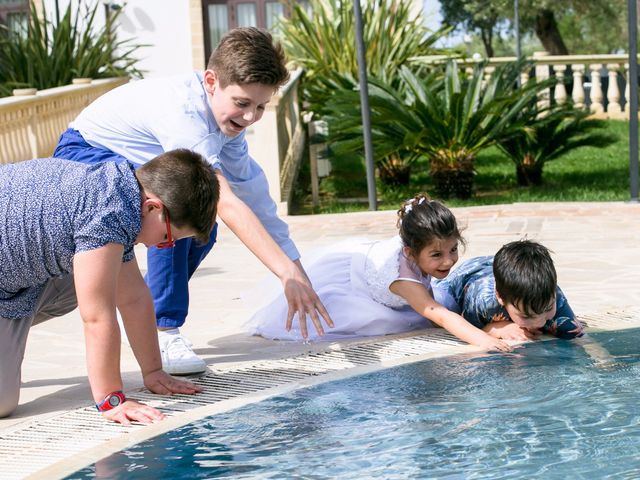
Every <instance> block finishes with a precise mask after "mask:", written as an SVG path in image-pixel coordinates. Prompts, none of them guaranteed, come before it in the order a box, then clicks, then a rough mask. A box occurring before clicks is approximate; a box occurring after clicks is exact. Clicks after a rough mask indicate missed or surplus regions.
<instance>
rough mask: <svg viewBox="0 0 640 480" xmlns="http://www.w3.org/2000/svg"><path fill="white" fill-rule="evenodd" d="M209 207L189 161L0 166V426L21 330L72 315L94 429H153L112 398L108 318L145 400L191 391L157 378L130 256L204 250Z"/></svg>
mask: <svg viewBox="0 0 640 480" xmlns="http://www.w3.org/2000/svg"><path fill="white" fill-rule="evenodd" d="M218 198H219V184H218V181H217V177H216V174H215V171H214V170H213V168H212V167H211V166H210V164H209V163H208V162H206V161H205V160H204V159H203V158H202V157H201V156H200V155H198V154H196V153H194V152H192V151H189V150H173V151H170V152H167V153H164V154H162V155H159V156H158V157H156V158H154V159H153V160H151V161H149V162H148V163H146V164H145V165H144V166H142V167H141V168H139V169H138V170H136V171H134V169H133V167H132V166H131V165H129V164H128V163H126V162H122V163H115V162H104V163H96V164H93V165H85V164H82V163H78V162H72V161H68V160H59V159H53V158H46V159H38V160H31V161H27V162H21V163H17V164H11V165H3V166H0V199H1V200H0V417H5V416H8V415H10V414H11V413H12V412H13V411H14V410H15V408H16V407H17V405H18V400H19V395H20V379H21V365H22V359H23V357H24V352H25V346H26V342H27V336H28V334H29V329H30V328H31V326H32V325H35V324H38V323H41V322H43V321H46V320H49V319H51V318H53V317H57V316H62V315H64V314H66V313H68V312H70V311H72V310H73V309H74V308H75V307H76V306H79V308H80V315H81V316H82V320H83V325H84V334H85V340H86V356H87V371H88V376H89V383H90V385H91V391H92V394H93V398H94V400H95V403H96V407H97V408H98V411H100V412H101V413H102V414H103V416H104V417H105V418H107V419H109V420H112V421H116V422H120V423H123V424H128V423H129V422H130V421H131V420H137V421H140V422H143V423H148V422H153V421H156V420H159V419H161V418H163V415H162V414H161V413H160V412H159V411H158V410H156V409H155V408H152V407H149V406H147V405H143V404H141V403H139V402H136V401H135V400H131V399H127V398H126V397H125V395H124V394H123V392H122V378H121V376H120V329H119V327H118V323H117V321H116V308H117V309H118V310H119V311H120V314H121V316H122V320H123V323H124V326H125V329H126V332H127V335H128V337H129V341H130V343H131V347H132V349H133V352H134V354H135V356H136V359H137V360H138V363H139V364H140V368H141V370H142V376H143V380H144V384H145V386H146V387H147V388H148V389H149V390H151V391H152V392H154V393H160V394H171V393H195V392H197V391H199V390H200V388H199V387H197V386H196V385H194V384H193V383H191V382H188V381H183V380H178V379H174V378H172V377H171V376H170V375H168V374H167V373H165V372H164V371H163V370H162V363H161V358H160V349H159V346H158V336H157V334H156V333H155V332H156V326H155V314H154V309H153V302H152V299H151V295H150V293H149V289H148V288H147V286H146V284H145V282H144V279H143V278H142V275H141V274H140V270H139V269H138V264H137V262H136V258H135V254H134V250H133V247H134V245H135V244H137V243H143V244H144V245H146V246H148V247H149V246H153V245H155V246H157V247H158V248H168V247H172V246H173V244H174V240H177V239H180V238H186V237H190V236H195V237H196V238H197V239H198V240H199V241H201V242H204V243H206V242H207V241H208V240H209V235H210V233H211V230H212V228H213V224H214V222H215V216H216V207H217V203H218Z"/></svg>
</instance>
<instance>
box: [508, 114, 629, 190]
mask: <svg viewBox="0 0 640 480" xmlns="http://www.w3.org/2000/svg"><path fill="white" fill-rule="evenodd" d="M519 116H520V119H521V121H523V122H524V123H525V124H526V125H527V128H526V129H523V130H521V131H518V132H515V134H514V135H511V136H510V137H509V138H505V139H504V140H502V141H500V142H499V143H498V147H499V148H500V150H502V151H503V152H504V153H505V154H506V155H507V156H508V157H509V158H510V159H511V160H512V161H513V163H514V164H515V166H516V178H517V181H518V185H520V186H529V185H541V184H542V171H543V168H544V165H545V163H547V162H549V161H551V160H555V159H557V158H559V157H561V156H563V155H564V154H565V153H567V152H570V151H571V150H574V149H576V148H579V147H586V146H589V147H597V148H602V147H606V146H608V145H611V144H612V143H615V141H616V137H615V136H614V135H612V134H610V133H603V132H601V131H600V130H601V129H602V128H603V127H605V121H603V120H596V119H591V118H588V117H589V112H587V111H585V110H580V109H576V108H574V107H573V106H572V105H571V104H566V105H560V106H557V107H555V108H553V109H552V110H550V111H548V112H545V114H544V115H540V114H539V111H538V108H537V106H536V104H535V102H532V103H531V104H530V105H528V106H527V107H526V108H525V109H523V110H522V112H521V114H520V115H519Z"/></svg>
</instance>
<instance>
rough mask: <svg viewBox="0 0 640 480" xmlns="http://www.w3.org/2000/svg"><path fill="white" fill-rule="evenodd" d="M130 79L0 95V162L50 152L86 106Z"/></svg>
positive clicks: (95, 81) (8, 161)
mask: <svg viewBox="0 0 640 480" xmlns="http://www.w3.org/2000/svg"><path fill="white" fill-rule="evenodd" d="M128 81H129V79H128V78H106V79H99V80H93V81H91V83H88V84H79V85H66V86H64V87H56V88H50V89H47V90H40V91H38V92H37V93H36V94H35V95H28V96H13V97H5V98H0V164H2V163H14V162H20V161H23V160H29V159H31V158H40V157H48V156H50V155H51V154H52V153H53V150H54V149H55V146H56V144H57V143H58V138H59V137H60V134H61V133H62V132H63V131H64V130H65V129H66V128H67V126H68V125H69V122H70V121H71V120H73V119H74V118H75V117H76V116H77V115H78V113H80V111H81V110H82V109H83V108H85V107H86V106H87V105H89V104H90V103H91V102H92V101H94V100H95V99H96V98H98V97H99V96H100V95H102V94H103V93H105V92H108V91H109V90H111V89H113V88H115V87H117V86H118V85H122V84H124V83H126V82H128Z"/></svg>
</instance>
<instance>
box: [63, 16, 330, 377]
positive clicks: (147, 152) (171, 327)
mask: <svg viewBox="0 0 640 480" xmlns="http://www.w3.org/2000/svg"><path fill="white" fill-rule="evenodd" d="M288 77H289V73H288V71H287V69H286V67H285V59H284V54H283V52H282V49H281V47H280V46H279V45H274V43H273V40H272V38H271V35H270V34H269V33H267V32H266V31H263V30H260V29H257V28H239V29H235V30H232V31H230V32H229V33H227V34H226V35H225V36H224V37H223V38H222V40H221V42H220V44H219V45H218V47H217V48H216V50H215V51H214V52H213V54H212V55H211V58H210V60H209V63H208V66H207V70H206V71H205V72H204V73H202V74H200V73H190V74H187V75H182V76H177V77H171V78H164V79H148V80H141V81H138V82H132V83H130V84H127V85H123V86H121V87H119V88H116V89H114V90H112V91H110V92H108V93H106V94H105V95H103V96H102V97H100V98H99V99H97V100H96V101H95V102H93V103H92V104H91V105H89V106H88V107H87V108H86V109H85V110H84V111H83V112H82V113H81V114H80V115H79V116H78V118H76V119H75V120H74V121H73V122H72V123H71V124H70V129H69V130H67V131H66V132H65V133H64V134H63V135H62V137H61V139H60V142H59V144H58V147H57V149H56V152H55V153H54V156H58V157H64V158H69V159H72V160H77V161H81V162H95V161H104V160H108V161H125V160H126V161H129V162H131V163H132V164H134V165H136V166H139V165H143V164H144V163H145V162H147V161H148V160H149V159H150V158H152V157H154V156H155V155H158V154H159V153H161V152H163V151H167V150H170V149H172V148H177V147H184V148H189V149H192V150H194V151H196V152H198V153H200V154H202V155H203V156H204V157H205V158H206V159H207V160H208V161H209V162H211V163H212V164H213V165H214V168H216V169H217V170H218V172H219V175H218V176H219V179H220V183H221V196H220V204H219V206H218V214H219V215H220V218H221V219H222V220H223V221H224V222H225V224H226V225H227V226H228V227H229V228H230V229H231V230H232V231H233V232H234V233H235V234H236V235H237V236H238V237H239V238H240V240H242V241H243V243H245V245H247V247H249V249H250V250H251V251H252V252H253V253H254V254H255V255H256V256H257V257H258V258H259V259H260V260H261V261H262V262H263V263H264V264H265V265H266V266H267V267H268V268H269V269H270V270H271V271H272V272H274V273H275V274H276V275H277V276H278V277H279V278H280V280H281V281H282V284H283V287H284V293H285V295H286V297H287V300H288V303H289V307H290V308H289V312H288V318H287V319H286V322H287V325H289V326H290V325H291V322H292V319H293V316H294V314H295V313H296V312H298V313H299V318H300V319H301V320H300V322H301V331H302V334H303V335H304V336H305V337H306V335H307V325H306V317H307V315H309V316H310V318H311V321H312V323H313V325H314V327H315V328H316V330H318V332H319V334H322V332H323V328H322V325H321V322H320V317H322V318H323V319H324V321H325V323H326V324H327V325H328V326H330V327H331V326H333V324H332V322H331V319H330V317H329V315H328V313H327V312H326V310H325V308H324V306H323V305H322V302H321V301H320V299H319V298H318V296H317V295H316V293H315V292H314V290H313V288H312V287H311V284H310V282H309V280H308V278H307V276H306V273H305V272H304V269H303V268H302V264H301V263H300V260H299V258H300V255H299V253H298V250H297V249H296V247H295V245H294V243H293V242H292V240H291V238H290V237H289V231H288V227H287V225H286V224H285V223H284V222H283V221H282V220H281V219H279V218H278V216H277V214H276V205H275V203H274V201H273V200H272V199H271V198H270V197H269V188H268V184H267V180H266V177H265V175H264V172H263V171H262V169H261V168H260V166H259V165H258V164H257V163H256V162H255V161H254V160H253V159H252V158H251V157H250V156H249V153H248V147H247V142H246V140H245V130H246V128H247V127H248V126H250V125H252V124H253V123H255V122H257V121H258V120H260V118H261V117H262V114H263V112H264V110H265V106H266V104H267V103H268V102H269V100H270V99H271V97H272V96H273V94H274V93H275V91H276V90H277V88H279V87H280V86H282V85H283V84H284V83H285V82H286V81H287V79H288ZM214 242H215V232H214V235H212V239H211V241H210V242H209V243H208V244H207V245H204V246H200V245H196V244H195V243H193V242H191V241H190V240H189V239H186V240H184V241H180V242H177V244H176V248H175V249H172V251H159V250H156V249H153V248H152V249H150V250H149V252H148V273H147V276H146V281H147V283H148V285H149V288H150V289H151V292H152V296H153V299H154V304H155V307H156V316H157V325H158V329H159V336H160V345H161V350H162V357H163V366H164V367H165V369H166V370H167V371H168V372H170V373H173V374H190V373H197V372H201V371H204V370H205V368H206V364H205V362H204V361H202V360H201V359H200V358H198V357H197V356H196V355H195V353H194V352H193V351H192V349H191V344H190V342H189V341H188V340H187V339H186V338H185V337H183V336H182V335H181V334H180V332H179V330H178V329H179V327H181V326H182V325H183V324H184V322H185V319H186V316H187V313H188V301H189V296H188V281H189V278H191V275H192V274H193V273H194V271H195V269H196V268H197V266H198V265H199V264H200V262H201V261H202V259H203V258H204V257H205V256H206V255H207V253H208V252H209V251H210V250H211V248H212V247H213V243H214ZM283 321H285V319H283Z"/></svg>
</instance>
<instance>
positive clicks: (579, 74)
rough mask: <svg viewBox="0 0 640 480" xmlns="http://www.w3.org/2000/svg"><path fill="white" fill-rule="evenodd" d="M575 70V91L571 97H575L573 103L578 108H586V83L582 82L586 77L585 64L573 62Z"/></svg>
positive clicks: (573, 69) (572, 66)
mask: <svg viewBox="0 0 640 480" xmlns="http://www.w3.org/2000/svg"><path fill="white" fill-rule="evenodd" d="M571 70H572V71H573V91H572V92H571V98H573V105H574V106H575V107H576V108H584V106H585V104H584V98H585V97H584V85H583V83H582V80H583V77H584V65H581V64H573V65H571Z"/></svg>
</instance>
